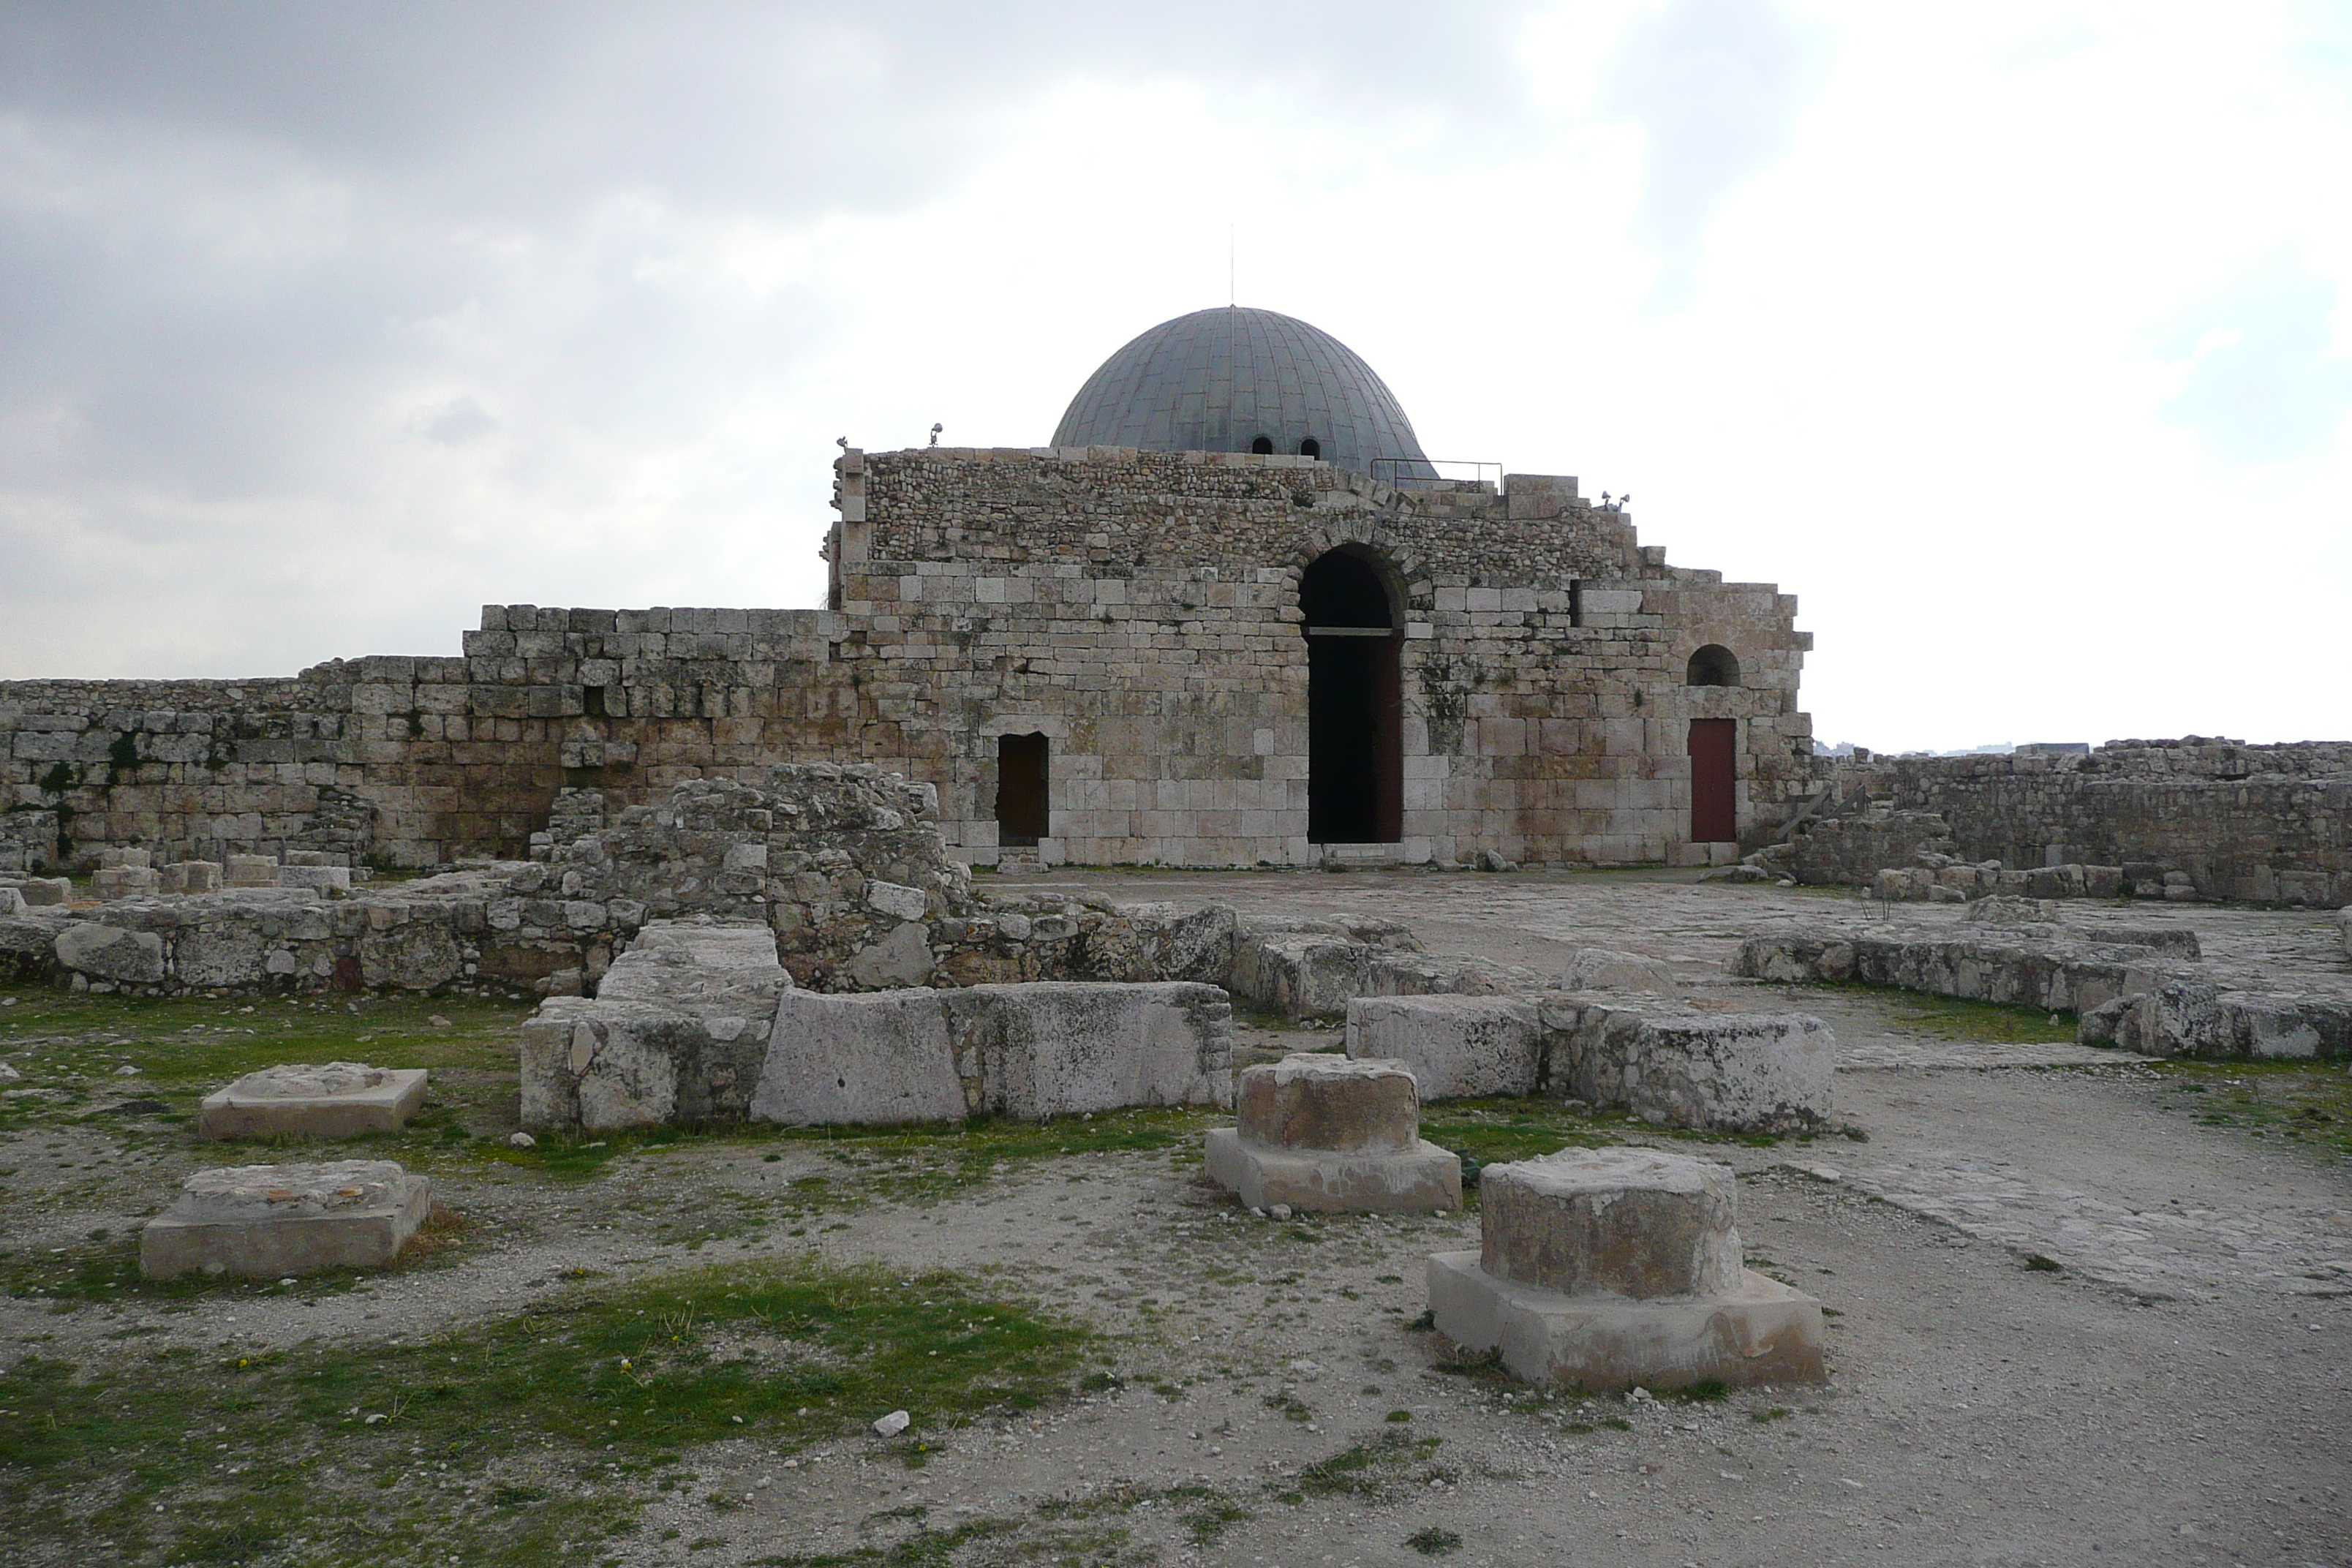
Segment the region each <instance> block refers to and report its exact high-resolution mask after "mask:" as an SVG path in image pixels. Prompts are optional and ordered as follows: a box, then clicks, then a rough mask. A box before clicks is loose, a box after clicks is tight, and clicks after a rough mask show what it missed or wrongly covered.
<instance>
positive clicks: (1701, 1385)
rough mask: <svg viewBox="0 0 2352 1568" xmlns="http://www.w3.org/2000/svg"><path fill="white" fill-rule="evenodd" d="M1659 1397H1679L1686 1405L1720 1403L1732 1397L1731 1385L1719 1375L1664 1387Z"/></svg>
mask: <svg viewBox="0 0 2352 1568" xmlns="http://www.w3.org/2000/svg"><path fill="white" fill-rule="evenodd" d="M1658 1397H1659V1398H1661V1399H1678V1400H1680V1401H1682V1402H1683V1403H1684V1404H1685V1405H1720V1404H1722V1403H1723V1402H1724V1401H1725V1400H1727V1399H1728V1398H1730V1397H1731V1385H1730V1384H1727V1383H1726V1382H1724V1381H1723V1379H1721V1378H1719V1377H1702V1378H1700V1379H1699V1380H1698V1381H1697V1382H1696V1383H1693V1384H1685V1385H1684V1386H1683V1387H1681V1388H1662V1389H1660V1390H1659V1391H1658Z"/></svg>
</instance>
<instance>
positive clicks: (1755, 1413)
mask: <svg viewBox="0 0 2352 1568" xmlns="http://www.w3.org/2000/svg"><path fill="white" fill-rule="evenodd" d="M1794 1414H1795V1412H1794V1411H1792V1410H1790V1408H1789V1407H1788V1406H1787V1405H1771V1406H1769V1407H1768V1408H1766V1409H1762V1410H1751V1411H1749V1412H1748V1419H1749V1420H1750V1421H1753V1422H1755V1423H1756V1424H1757V1425H1758V1426H1770V1425H1771V1424H1772V1423H1773V1422H1775V1421H1786V1420H1787V1419H1788V1418H1789V1417H1790V1415H1794Z"/></svg>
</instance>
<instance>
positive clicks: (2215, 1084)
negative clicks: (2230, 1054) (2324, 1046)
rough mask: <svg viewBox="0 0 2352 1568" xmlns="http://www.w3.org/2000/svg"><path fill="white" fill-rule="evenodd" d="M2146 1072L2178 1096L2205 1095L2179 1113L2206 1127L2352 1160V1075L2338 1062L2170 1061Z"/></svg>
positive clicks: (2190, 1101) (2180, 1107)
mask: <svg viewBox="0 0 2352 1568" xmlns="http://www.w3.org/2000/svg"><path fill="white" fill-rule="evenodd" d="M2147 1070H2148V1071H2150V1072H2152V1073H2153V1074H2155V1075H2156V1076H2157V1078H2158V1079H2159V1080H2160V1081H2163V1082H2165V1083H2166V1084H2167V1086H2168V1088H2169V1089H2171V1090H2172V1092H2174V1093H2176V1094H2181V1095H2199V1096H2203V1097H2204V1098H2203V1099H2200V1100H2189V1101H2188V1102H2186V1103H2184V1104H2181V1105H2180V1106H2179V1109H2180V1110H2189V1111H2192V1112H2194V1113H2195V1114H2196V1117H2197V1120H2198V1121H2200V1122H2202V1123H2204V1124H2206V1125H2207V1126H2213V1127H2237V1128H2242V1129H2244V1130H2245V1131H2246V1132H2247V1133H2248V1135H2249V1136H2252V1137H2261V1138H2266V1137H2272V1136H2276V1137H2279V1138H2282V1139H2284V1140H2287V1141H2290V1142H2296V1143H2300V1144H2303V1145H2304V1146H2305V1147H2307V1148H2312V1149H2318V1150H2324V1151H2326V1152H2328V1153H2330V1154H2332V1155H2335V1156H2336V1157H2339V1158H2352V1073H2347V1071H2346V1070H2345V1068H2344V1067H2343V1066H2342V1065H2341V1064H2339V1063H2329V1062H2313V1061H2166V1062H2157V1063H2152V1064H2150V1065H2149V1067H2148V1068H2147ZM2159 1103H2162V1102H2161V1101H2159Z"/></svg>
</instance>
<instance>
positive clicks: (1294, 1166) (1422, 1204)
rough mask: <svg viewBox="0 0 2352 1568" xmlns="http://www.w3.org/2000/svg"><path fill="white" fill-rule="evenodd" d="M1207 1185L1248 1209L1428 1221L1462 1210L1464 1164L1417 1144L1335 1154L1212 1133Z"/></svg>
mask: <svg viewBox="0 0 2352 1568" xmlns="http://www.w3.org/2000/svg"><path fill="white" fill-rule="evenodd" d="M1207 1165H1208V1173H1209V1179H1210V1180H1211V1181H1213V1182H1214V1183H1216V1184H1217V1185H1219V1186H1221V1187H1223V1188H1225V1189H1226V1190H1227V1191H1228V1192H1231V1193H1233V1194H1235V1195H1236V1196H1238V1197H1239V1198H1240V1199H1241V1200H1242V1202H1243V1204H1244V1205H1246V1206H1248V1207H1250V1208H1272V1207H1273V1206H1274V1205H1276V1204H1288V1205H1290V1206H1291V1207H1292V1208H1295V1209H1314V1210H1316V1211H1318V1212H1320V1213H1323V1214H1433V1213H1435V1212H1437V1211H1438V1210H1440V1209H1457V1208H1460V1207H1461V1206H1462V1162H1461V1160H1460V1159H1459V1158H1458V1157H1456V1156H1455V1154H1454V1152H1453V1151H1452V1150H1449V1149H1441V1148H1439V1147H1438V1146H1437V1145H1436V1144H1434V1143H1430V1142H1423V1141H1422V1140H1420V1139H1415V1140H1414V1141H1413V1147H1412V1148H1411V1149H1409V1150H1402V1151H1398V1150H1374V1151H1367V1152H1356V1153H1336V1152H1331V1151H1328V1150H1319V1149H1274V1148H1268V1147H1267V1146H1265V1144H1262V1143H1253V1142H1250V1141H1249V1140H1247V1139H1246V1138H1244V1137H1243V1136H1242V1131H1241V1129H1240V1128H1238V1127H1213V1128H1211V1129H1210V1130H1209V1140H1208V1150H1207Z"/></svg>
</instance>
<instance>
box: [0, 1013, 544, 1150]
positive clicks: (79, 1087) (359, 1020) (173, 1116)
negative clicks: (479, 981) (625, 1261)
mask: <svg viewBox="0 0 2352 1568" xmlns="http://www.w3.org/2000/svg"><path fill="white" fill-rule="evenodd" d="M7 996H13V997H15V998H16V1005H15V1006H12V1007H0V1058H6V1059H7V1061H8V1062H9V1064H10V1065H11V1066H13V1067H15V1068H16V1070H17V1071H18V1072H20V1073H22V1074H23V1075H24V1081H23V1083H22V1084H21V1085H19V1086H17V1087H21V1088H36V1089H58V1090H61V1091H63V1093H64V1096H65V1098H63V1099H55V1100H52V1099H47V1098H41V1097H34V1096H22V1097H19V1098H17V1099H16V1100H6V1101H0V1131H6V1130H13V1129H17V1128H24V1127H28V1126H35V1125H40V1124H55V1123H58V1122H75V1121H82V1120H85V1119H87V1118H89V1117H90V1116H92V1115H98V1116H101V1117H104V1118H105V1119H106V1121H107V1122H108V1125H109V1127H110V1131H116V1132H117V1133H118V1135H121V1136H128V1137H131V1138H136V1137H137V1136H138V1134H137V1132H136V1131H135V1130H136V1128H137V1126H138V1124H139V1123H141V1122H142V1121H173V1120H177V1119H184V1118H185V1117H188V1116H191V1115H193V1114H194V1111H195V1109H196V1101H197V1100H201V1099H202V1098H203V1097H204V1096H205V1095H206V1094H208V1093H210V1092H211V1091H212V1090H214V1089H218V1088H219V1087H220V1086H221V1085H222V1084H225V1083H226V1082H227V1081H228V1080H229V1079H233V1078H237V1077H239V1076H241V1075H243V1074H245V1073H248V1072H252V1071H254V1070H256V1069H257V1068H265V1067H275V1066H278V1065H279V1064H281V1063H286V1062H325V1061H366V1062H373V1063H375V1064H377V1065H379V1066H384V1067H421V1068H431V1069H433V1089H432V1103H431V1105H430V1106H429V1108H428V1110H427V1111H426V1112H425V1115H423V1116H421V1117H419V1118H418V1119H417V1120H416V1121H415V1122H413V1123H412V1124H411V1125H412V1126H413V1127H415V1128H416V1129H417V1130H418V1131H423V1132H425V1133H427V1134H429V1135H431V1136H433V1137H436V1138H438V1137H440V1136H442V1135H443V1133H444V1132H445V1131H446V1129H447V1128H449V1127H453V1126H460V1127H464V1128H466V1129H467V1130H468V1131H472V1132H474V1133H476V1134H482V1133H487V1132H493V1131H495V1132H499V1133H503V1132H504V1131H509V1130H510V1129H511V1128H512V1127H513V1124H514V1110H513V1100H514V1081H515V1056H514V1031H515V1029H516V1028H517V1026H520V1024H521V1022H522V1020H523V1019H525V1018H527V1017H529V1016H530V1005H529V1004H527V1003H524V1002H520V1001H512V1000H504V999H496V998H488V997H480V996H461V995H443V996H410V995H378V994H366V995H360V996H344V995H341V994H335V995H332V996H299V997H291V998H289V997H283V996H222V997H204V996H182V997H168V998H159V997H135V996H91V995H88V994H75V993H73V992H69V991H59V990H55V989H51V988H48V987H44V986H36V985H22V984H18V985H10V986H0V997H7ZM436 1017H441V1018H446V1019H447V1020H448V1022H447V1023H446V1025H445V1024H436V1023H434V1022H433V1021H432V1020H433V1019H434V1018H436ZM123 1067H133V1068H138V1069H139V1070H138V1071H137V1073H135V1074H131V1075H124V1074H122V1073H121V1072H120V1071H119V1070H118V1069H120V1068H123ZM136 1100H153V1101H159V1102H161V1103H162V1105H163V1108H164V1109H163V1110H162V1111H161V1112H147V1113H144V1114H143V1115H142V1114H133V1115H126V1116H113V1115H110V1114H109V1113H108V1108H109V1107H110V1106H114V1105H118V1104H121V1103H123V1102H124V1101H136ZM168 1135H169V1136H172V1137H174V1138H176V1137H177V1136H179V1134H178V1133H176V1132H173V1133H171V1134H168ZM151 1136H152V1134H151ZM286 1142H296V1141H286ZM366 1142H373V1143H377V1144H380V1145H381V1144H387V1143H394V1142H413V1140H390V1139H376V1140H368V1141H366ZM269 1146H270V1145H268V1144H263V1145H259V1147H262V1148H268V1147H269ZM241 1147H247V1148H250V1147H255V1146H254V1145H243V1146H241ZM401 1157H403V1158H406V1157H407V1156H406V1154H405V1153H404V1154H403V1155H402V1156H401Z"/></svg>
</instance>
